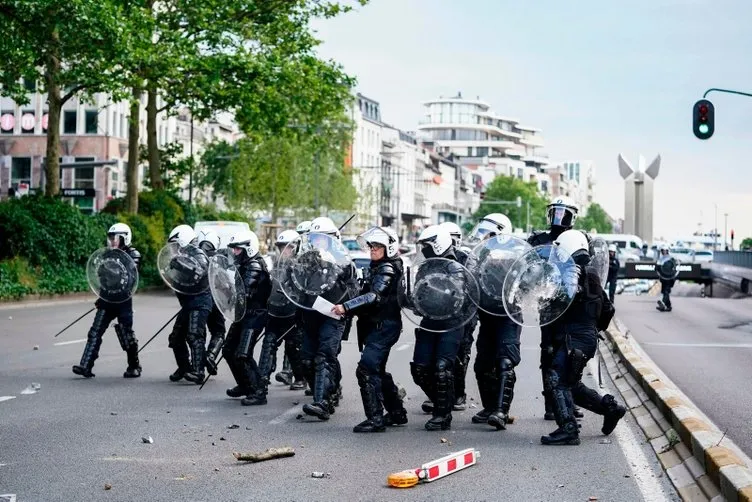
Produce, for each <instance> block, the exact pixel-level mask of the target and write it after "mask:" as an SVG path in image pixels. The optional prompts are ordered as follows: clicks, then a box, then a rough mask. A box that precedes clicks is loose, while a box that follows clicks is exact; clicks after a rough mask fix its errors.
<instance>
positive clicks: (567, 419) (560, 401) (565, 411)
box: [541, 342, 580, 445]
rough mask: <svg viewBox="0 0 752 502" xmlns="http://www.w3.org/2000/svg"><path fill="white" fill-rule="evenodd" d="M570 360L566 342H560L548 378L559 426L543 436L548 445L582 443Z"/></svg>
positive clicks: (548, 386) (542, 439)
mask: <svg viewBox="0 0 752 502" xmlns="http://www.w3.org/2000/svg"><path fill="white" fill-rule="evenodd" d="M569 370H570V362H569V356H568V353H567V347H566V344H565V343H563V342H562V343H561V344H559V346H558V347H557V348H556V351H555V353H554V357H553V361H552V364H551V367H550V368H549V369H548V374H547V378H546V387H547V390H549V391H550V392H551V396H552V398H553V404H554V413H555V415H556V424H557V425H558V426H559V428H558V429H556V430H555V431H554V432H552V433H551V434H549V435H548V436H541V443H542V444H546V445H578V444H580V437H579V427H578V425H577V419H576V418H575V416H574V402H573V398H572V392H571V383H570V382H571V380H570V379H571V375H570V373H569Z"/></svg>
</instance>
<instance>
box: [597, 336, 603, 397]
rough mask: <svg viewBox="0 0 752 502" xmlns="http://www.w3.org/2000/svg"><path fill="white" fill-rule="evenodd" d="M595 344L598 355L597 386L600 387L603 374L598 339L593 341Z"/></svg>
mask: <svg viewBox="0 0 752 502" xmlns="http://www.w3.org/2000/svg"><path fill="white" fill-rule="evenodd" d="M595 344H596V356H597V357H598V387H600V388H601V389H602V388H603V375H602V374H601V355H600V354H598V352H600V350H598V349H600V340H597V341H596V342H595Z"/></svg>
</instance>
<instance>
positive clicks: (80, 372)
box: [73, 364, 96, 378]
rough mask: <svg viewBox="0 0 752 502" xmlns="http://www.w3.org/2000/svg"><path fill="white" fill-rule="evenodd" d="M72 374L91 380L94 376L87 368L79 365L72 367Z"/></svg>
mask: <svg viewBox="0 0 752 502" xmlns="http://www.w3.org/2000/svg"><path fill="white" fill-rule="evenodd" d="M73 373H75V374H76V375H81V376H82V377H86V378H92V377H94V376H96V375H94V373H92V372H91V368H87V367H86V366H82V365H80V364H74V365H73Z"/></svg>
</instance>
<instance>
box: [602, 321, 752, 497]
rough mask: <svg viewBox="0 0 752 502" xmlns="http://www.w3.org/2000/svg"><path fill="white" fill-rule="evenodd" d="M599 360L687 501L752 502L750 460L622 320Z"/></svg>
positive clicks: (614, 326) (611, 330) (613, 328)
mask: <svg viewBox="0 0 752 502" xmlns="http://www.w3.org/2000/svg"><path fill="white" fill-rule="evenodd" d="M606 334H607V343H606V348H605V349H604V347H601V350H600V352H601V355H602V357H603V360H604V363H605V365H606V368H607V370H608V371H609V373H611V375H612V378H615V382H616V386H617V388H618V389H619V391H620V392H621V393H622V396H623V397H624V400H625V401H626V403H627V406H628V407H629V408H630V411H631V413H632V415H633V416H634V418H635V420H636V421H637V423H638V424H639V425H640V428H641V429H642V430H643V432H644V434H645V436H646V438H647V439H648V440H649V441H650V443H651V445H652V446H653V450H654V451H655V453H656V455H657V457H658V459H659V461H660V462H661V464H662V465H663V467H664V469H665V470H666V473H667V475H668V476H669V478H670V479H671V481H672V483H673V484H674V486H675V487H676V489H677V491H678V492H679V494H680V495H681V497H682V498H683V499H684V500H693V501H694V500H721V497H723V499H725V500H729V501H732V502H735V501H740V502H752V470H751V469H750V468H751V467H752V460H750V458H749V457H747V456H746V455H745V454H744V453H743V452H742V451H741V450H740V449H739V448H738V447H737V446H736V445H735V444H734V443H733V441H731V440H730V439H729V438H727V437H726V435H725V434H724V432H723V431H721V430H720V429H719V428H718V427H717V426H716V425H715V424H713V422H712V421H711V420H710V419H709V418H708V417H707V416H706V415H705V414H704V413H702V411H701V410H700V409H699V408H697V406H695V405H694V404H693V403H692V402H691V401H690V400H689V398H688V397H687V396H686V395H684V393H682V392H681V390H680V389H679V388H678V387H677V386H676V385H675V384H674V383H673V382H672V381H671V380H670V379H669V378H668V377H667V376H666V375H665V374H664V373H663V372H662V371H661V370H660V368H659V367H658V366H657V365H656V364H655V363H654V362H653V361H652V360H651V359H650V357H649V356H648V355H647V354H646V353H645V352H644V351H643V350H642V348H641V347H640V346H639V344H638V343H637V341H636V340H634V339H633V338H632V337H631V336H630V333H629V329H628V328H627V327H626V326H625V325H624V324H623V322H621V321H620V320H619V319H614V322H613V323H612V324H611V326H610V328H609V329H608V330H607V331H606Z"/></svg>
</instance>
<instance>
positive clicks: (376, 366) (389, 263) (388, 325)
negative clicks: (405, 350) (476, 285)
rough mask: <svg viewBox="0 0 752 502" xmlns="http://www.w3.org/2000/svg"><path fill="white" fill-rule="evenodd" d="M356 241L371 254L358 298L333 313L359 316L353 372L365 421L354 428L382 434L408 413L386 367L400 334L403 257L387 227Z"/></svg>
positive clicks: (340, 306)
mask: <svg viewBox="0 0 752 502" xmlns="http://www.w3.org/2000/svg"><path fill="white" fill-rule="evenodd" d="M389 230H391V229H389ZM358 241H359V243H361V246H363V247H367V248H368V249H369V251H370V253H371V264H370V267H369V271H368V274H367V278H366V279H365V282H364V283H363V286H362V288H361V291H360V296H357V297H355V298H353V299H352V300H350V301H347V302H345V303H343V304H340V305H335V306H334V307H333V308H332V312H333V313H335V314H337V315H357V316H358V338H359V339H360V338H361V332H362V333H363V334H364V335H365V340H364V343H365V345H364V347H363V350H362V354H361V357H360V362H359V363H358V367H357V369H356V370H355V376H356V377H357V378H358V385H359V386H360V395H361V398H362V399H363V409H364V410H365V414H366V420H364V421H363V422H361V423H359V424H358V425H356V426H355V427H354V428H353V432H382V431H384V430H385V426H386V425H404V424H406V423H407V412H406V411H405V408H404V406H403V405H402V399H401V398H400V396H399V391H398V389H397V386H396V385H395V383H394V379H393V378H392V375H391V373H388V372H387V371H386V362H387V359H388V358H389V352H390V350H391V348H392V347H393V346H394V344H395V343H397V341H398V340H399V337H400V333H401V332H402V314H401V310H400V307H399V304H398V299H397V298H398V293H399V285H400V281H401V280H402V259H401V258H400V257H399V251H398V244H399V243H398V242H397V235H396V233H392V232H390V231H388V230H387V229H382V228H379V227H375V228H372V229H370V230H368V231H366V232H365V233H363V234H362V235H361V236H359V237H358ZM382 400H383V404H382ZM384 408H386V411H387V414H386V415H384Z"/></svg>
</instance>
